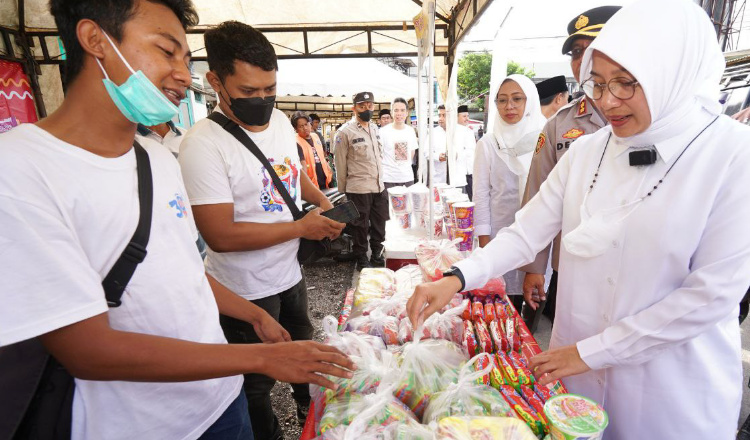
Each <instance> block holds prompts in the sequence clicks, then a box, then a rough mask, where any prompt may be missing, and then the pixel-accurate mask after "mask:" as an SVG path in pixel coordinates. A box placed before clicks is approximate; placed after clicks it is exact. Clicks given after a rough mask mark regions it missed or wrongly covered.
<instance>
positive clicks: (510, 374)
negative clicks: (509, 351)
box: [495, 353, 519, 388]
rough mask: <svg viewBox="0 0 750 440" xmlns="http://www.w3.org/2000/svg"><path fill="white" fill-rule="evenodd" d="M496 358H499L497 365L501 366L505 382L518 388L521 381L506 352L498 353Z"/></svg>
mask: <svg viewBox="0 0 750 440" xmlns="http://www.w3.org/2000/svg"><path fill="white" fill-rule="evenodd" d="M495 358H496V359H497V365H498V367H500V372H501V373H502V374H503V378H504V379H505V383H506V384H507V385H510V386H512V387H513V388H518V385H519V383H518V376H517V374H516V369H515V368H514V367H513V365H512V364H511V363H510V361H509V360H508V357H507V356H506V355H505V353H496V354H495Z"/></svg>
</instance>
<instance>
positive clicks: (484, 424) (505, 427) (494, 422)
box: [437, 417, 537, 440]
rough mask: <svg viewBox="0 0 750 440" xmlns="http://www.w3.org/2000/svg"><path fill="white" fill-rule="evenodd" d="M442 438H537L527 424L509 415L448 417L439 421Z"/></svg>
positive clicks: (521, 439) (439, 435) (513, 439)
mask: <svg viewBox="0 0 750 440" xmlns="http://www.w3.org/2000/svg"><path fill="white" fill-rule="evenodd" d="M437 438H438V439H440V440H479V439H482V440H484V439H488V440H489V439H492V440H536V438H537V437H536V436H535V435H534V433H533V432H532V431H531V430H530V429H529V427H528V426H526V424H525V423H524V422H522V421H520V420H518V419H516V418H509V417H446V418H444V419H442V420H441V421H440V422H439V423H438V429H437Z"/></svg>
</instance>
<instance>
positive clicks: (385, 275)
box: [354, 267, 396, 308]
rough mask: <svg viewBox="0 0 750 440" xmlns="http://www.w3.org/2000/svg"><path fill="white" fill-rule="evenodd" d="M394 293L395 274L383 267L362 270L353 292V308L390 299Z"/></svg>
mask: <svg viewBox="0 0 750 440" xmlns="http://www.w3.org/2000/svg"><path fill="white" fill-rule="evenodd" d="M394 293H396V274H395V273H394V272H393V271H392V270H390V269H386V268H383V267H370V268H365V269H362V271H361V272H360V274H359V282H358V283H357V290H356V291H355V292H354V307H355V308H361V307H362V306H363V305H364V304H367V303H368V302H370V301H372V300H374V299H383V298H390V297H391V296H393V294H394Z"/></svg>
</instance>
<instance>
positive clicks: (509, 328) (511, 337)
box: [500, 318, 521, 350]
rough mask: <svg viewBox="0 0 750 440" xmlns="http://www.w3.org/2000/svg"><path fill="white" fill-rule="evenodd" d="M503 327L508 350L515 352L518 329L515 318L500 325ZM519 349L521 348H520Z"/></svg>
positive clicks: (508, 319)
mask: <svg viewBox="0 0 750 440" xmlns="http://www.w3.org/2000/svg"><path fill="white" fill-rule="evenodd" d="M500 324H501V325H503V330H504V333H505V339H507V340H508V350H513V349H514V347H515V345H516V327H515V325H514V324H515V322H514V321H513V318H507V319H505V320H504V321H502V322H501V323H500ZM518 348H521V347H520V346H519V347H518Z"/></svg>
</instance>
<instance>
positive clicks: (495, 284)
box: [471, 277, 505, 298]
mask: <svg viewBox="0 0 750 440" xmlns="http://www.w3.org/2000/svg"><path fill="white" fill-rule="evenodd" d="M471 294H472V295H474V296H478V297H480V298H485V297H488V298H494V297H495V296H498V295H499V296H504V295H505V279H504V278H503V277H497V278H493V279H491V280H489V281H487V284H485V285H484V286H482V287H480V288H479V289H474V290H472V291H471Z"/></svg>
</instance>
